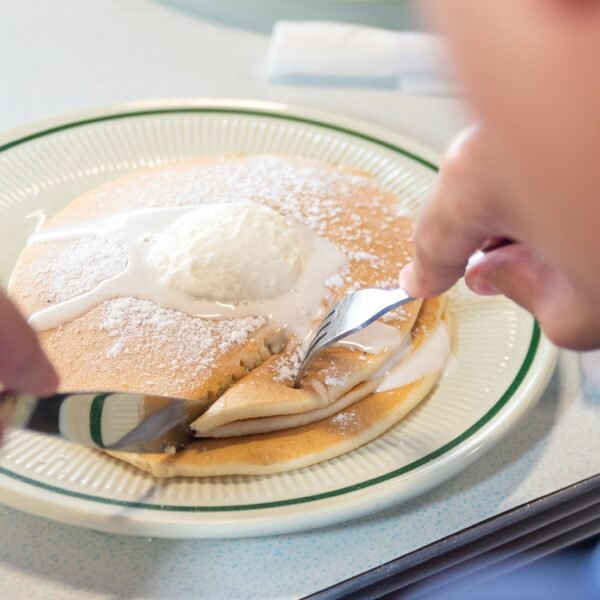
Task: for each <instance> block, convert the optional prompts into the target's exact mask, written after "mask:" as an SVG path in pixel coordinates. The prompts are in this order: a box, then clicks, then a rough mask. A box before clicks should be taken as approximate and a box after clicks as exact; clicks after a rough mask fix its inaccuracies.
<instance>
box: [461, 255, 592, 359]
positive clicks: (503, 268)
mask: <svg viewBox="0 0 600 600" xmlns="http://www.w3.org/2000/svg"><path fill="white" fill-rule="evenodd" d="M465 282H466V284H467V285H468V287H469V288H470V289H471V290H472V291H474V292H475V293H476V294H480V295H484V296H489V295H494V294H504V295H505V296H508V297H509V298H510V299H511V300H514V301H515V302H516V303H517V304H519V305H521V306H522V307H523V308H525V309H526V310H528V311H529V312H530V313H531V314H533V316H534V317H536V319H537V320H538V321H539V322H540V325H541V327H542V329H543V330H544V332H545V333H546V335H547V336H548V337H549V338H550V339H551V340H552V341H553V342H555V343H556V344H557V345H559V346H563V347H568V348H574V349H580V350H581V349H586V348H590V347H593V346H595V345H597V343H598V336H599V334H600V321H599V319H598V317H597V316H596V314H595V311H593V310H591V309H590V308H591V307H589V306H587V303H586V302H585V300H584V299H583V298H582V297H581V296H580V295H579V294H578V293H577V291H576V289H575V288H574V287H573V285H572V284H571V282H570V281H569V280H567V278H566V277H564V275H562V274H561V273H560V272H559V271H557V270H556V269H554V268H553V267H552V266H551V265H549V264H548V263H546V262H545V261H544V260H543V259H542V258H540V257H539V256H537V255H536V254H534V253H533V252H532V251H531V249H530V248H528V247H527V246H525V245H524V244H511V245H509V246H504V247H502V248H498V249H497V250H493V251H492V252H490V253H489V254H486V255H485V256H484V257H483V258H482V259H481V260H480V261H478V262H477V263H475V264H474V265H472V266H471V267H470V268H469V269H468V270H467V273H466V275H465Z"/></svg>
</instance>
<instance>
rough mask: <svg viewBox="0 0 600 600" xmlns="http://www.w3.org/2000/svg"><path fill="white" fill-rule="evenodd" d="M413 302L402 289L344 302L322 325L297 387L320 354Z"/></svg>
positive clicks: (357, 296) (368, 291) (374, 292)
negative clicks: (391, 311)
mask: <svg viewBox="0 0 600 600" xmlns="http://www.w3.org/2000/svg"><path fill="white" fill-rule="evenodd" d="M413 300H416V298H412V297H411V296H409V295H408V294H407V293H406V292H405V291H404V290H402V289H396V290H380V289H365V290H360V291H358V292H352V293H350V294H348V295H347V296H345V297H344V298H342V299H341V300H340V301H339V302H338V303H337V304H335V305H334V306H333V308H332V309H331V310H330V311H329V312H328V313H327V316H326V317H325V318H324V319H323V320H322V321H321V324H320V325H319V327H318V329H317V331H316V333H315V335H314V337H313V339H312V341H311V343H310V344H309V346H308V348H307V350H306V354H305V355H304V359H303V360H302V364H301V365H300V370H299V371H298V375H296V378H295V380H294V386H298V385H299V384H300V381H301V380H302V377H304V374H305V373H306V370H307V369H308V367H309V365H310V363H311V361H312V359H313V358H314V357H315V355H316V354H318V353H319V352H320V351H321V350H323V349H324V348H326V347H327V346H331V345H332V344H335V343H336V342H339V341H340V340H342V339H344V338H345V337H348V336H349V335H351V334H353V333H356V332H357V331H360V330H361V329H364V328H365V327H366V326H367V325H369V324H371V323H372V322H373V321H376V320H377V319H379V317H381V316H382V315H384V314H385V313H387V312H389V311H390V310H394V308H398V307H399V306H402V305H403V304H408V303H409V302H412V301H413Z"/></svg>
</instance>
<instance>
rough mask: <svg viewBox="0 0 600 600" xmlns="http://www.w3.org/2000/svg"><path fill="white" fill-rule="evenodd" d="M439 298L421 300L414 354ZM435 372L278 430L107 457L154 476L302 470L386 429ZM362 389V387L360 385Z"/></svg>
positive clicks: (436, 318) (436, 316)
mask: <svg viewBox="0 0 600 600" xmlns="http://www.w3.org/2000/svg"><path fill="white" fill-rule="evenodd" d="M444 304H445V300H444V299H443V298H434V299H430V300H426V301H425V302H424V303H423V307H422V309H421V312H420V314H419V318H418V319H417V322H416V324H415V327H414V329H413V331H414V333H413V336H412V341H411V345H412V347H413V350H416V349H417V348H419V347H420V346H421V345H423V344H424V343H425V341H426V340H427V339H428V337H429V336H430V335H431V334H432V333H433V332H434V331H435V328H436V326H438V325H439V323H440V317H441V311H442V310H443V307H444ZM438 378H439V372H435V373H431V374H428V375H425V376H423V377H421V378H420V379H418V380H417V381H413V382H411V383H409V384H408V385H405V386H403V387H400V388H396V389H393V390H389V391H386V392H376V393H373V394H371V395H368V396H367V397H365V398H363V399H362V400H359V401H357V402H355V403H354V404H352V405H351V406H349V407H348V408H346V409H344V410H342V411H340V412H338V413H336V414H335V415H331V416H329V417H327V418H325V419H322V420H319V421H316V422H314V423H310V424H307V425H302V426H298V427H291V428H289V429H284V430H281V431H273V432H270V433H261V434H255V435H243V436H238V437H228V438H218V439H217V438H212V439H207V438H205V439H200V440H198V441H196V442H192V443H191V444H189V445H188V446H187V447H186V448H185V449H184V450H182V451H181V452H178V453H176V454H174V455H164V454H144V455H142V454H126V453H115V452H111V453H110V454H111V455H112V456H114V457H116V458H119V459H120V460H123V461H125V462H128V463H130V464H132V465H134V466H135V467H137V468H139V469H142V470H144V471H147V472H149V473H151V474H152V475H154V476H156V477H176V476H186V477H200V476H216V475H236V474H238V475H259V474H269V473H278V472H282V471H289V470H291V469H298V468H301V467H306V466H309V465H312V464H315V463H319V462H322V461H324V460H327V459H330V458H333V457H335V456H339V455H341V454H344V453H346V452H350V451H351V450H354V449H355V448H358V447H359V446H362V445H363V444H365V443H367V442H369V441H371V440H372V439H374V438H376V437H377V436H379V435H381V434H382V433H384V432H385V431H387V430H388V429H389V428H390V427H392V426H393V425H394V424H396V423H397V422H398V421H399V420H400V419H402V418H403V417H404V416H405V415H406V414H408V413H409V412H410V411H411V410H412V409H413V408H414V407H415V406H417V404H418V403H419V402H420V401H421V400H423V398H425V397H426V396H427V394H428V393H429V392H430V390H431V389H432V387H433V386H434V385H435V383H436V382H437V380H438ZM363 385H365V384H363Z"/></svg>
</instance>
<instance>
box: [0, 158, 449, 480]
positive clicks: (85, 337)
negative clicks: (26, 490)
mask: <svg viewBox="0 0 600 600" xmlns="http://www.w3.org/2000/svg"><path fill="white" fill-rule="evenodd" d="M240 200H244V201H251V202H258V203H262V204H265V205H267V206H269V207H270V208H272V209H274V210H276V211H278V212H280V213H281V214H283V215H284V216H286V217H289V218H291V219H295V220H297V221H299V222H301V223H304V224H305V225H307V226H309V227H311V228H312V229H313V230H314V231H315V232H316V233H318V234H319V235H321V236H322V237H324V238H326V239H328V240H329V241H331V242H333V243H334V244H335V245H336V246H337V247H338V248H339V249H340V250H341V251H342V252H344V253H345V254H346V256H347V257H348V265H347V266H346V267H345V268H344V269H343V271H342V272H340V273H338V274H336V275H335V277H332V278H330V281H329V282H328V286H329V290H330V298H328V299H327V301H328V302H329V303H331V302H334V301H336V300H337V299H339V298H341V297H342V296H343V295H344V294H346V293H347V292H348V291H350V290H354V289H360V288H364V287H396V282H397V276H398V272H399V270H400V268H401V267H402V266H403V265H404V264H406V262H407V261H408V260H410V257H411V252H412V246H411V230H412V224H411V222H410V220H409V219H407V218H405V217H402V216H398V214H397V205H398V198H396V197H395V196H394V195H393V194H392V193H390V192H389V191H388V190H386V189H385V188H383V187H382V186H381V185H379V184H378V183H377V182H375V181H374V180H373V179H372V178H371V177H370V176H369V175H368V174H366V173H363V172H358V171H356V170H353V169H348V168H342V167H333V166H332V165H328V164H325V163H321V162H317V161H313V160H308V159H304V158H299V157H292V156H270V155H266V156H253V157H243V158H221V159H210V160H203V161H194V162H187V163H181V164H176V165H170V166H166V167H161V168H156V169H151V170H147V171H140V172H136V173H134V174H132V175H129V176H127V177H124V178H121V179H118V180H115V181H112V182H109V183H107V184H105V185H103V186H101V187H99V188H97V189H94V190H92V191H90V192H88V193H86V194H84V195H82V196H80V197H79V198H77V199H75V200H74V201H73V202H71V203H70V204H69V205H68V206H67V207H66V208H64V209H63V210H62V211H61V212H60V213H59V214H57V215H56V216H55V217H54V218H53V219H51V220H50V221H49V223H47V224H46V225H45V227H49V228H53V227H59V226H67V225H75V224H81V223H85V222H89V221H92V220H94V221H97V220H98V219H102V218H103V217H108V216H112V215H115V214H119V213H123V212H127V211H131V210H134V209H139V208H148V207H164V206H184V205H190V206H193V205H198V204H201V203H204V202H236V201H240ZM123 259H124V257H123V254H122V252H121V250H120V248H119V247H117V246H111V245H110V244H105V243H103V242H102V240H98V239H92V238H90V239H87V238H82V239H80V240H74V241H64V242H63V241H61V242H52V243H40V244H33V245H30V246H27V247H26V248H25V249H24V251H23V253H22V254H21V256H20V258H19V260H18V263H17V266H16V268H15V271H14V273H13V276H12V278H11V282H10V287H9V292H10V294H11V296H12V297H13V299H14V300H15V301H16V302H17V303H18V305H19V306H20V308H21V310H22V311H23V312H24V313H25V314H26V315H31V314H33V313H34V312H36V311H38V310H41V309H42V308H45V307H47V306H51V305H53V304H56V303H59V302H63V301H66V300H68V299H70V298H72V297H75V296H77V295H78V294H82V293H84V292H86V291H89V290H90V289H93V288H94V287H95V286H96V285H97V284H98V283H99V282H100V281H102V280H103V279H106V278H108V277H111V276H114V275H116V274H117V273H118V272H119V271H120V270H121V269H122V268H123ZM444 318H445V319H447V315H445V299H444V298H443V297H440V298H434V299H428V300H425V301H422V302H421V301H415V302H413V303H411V304H409V305H407V306H405V307H404V308H403V309H402V310H399V311H396V312H395V313H391V314H390V315H388V317H387V318H386V319H385V325H386V326H389V327H394V328H396V329H397V330H398V331H399V332H400V334H401V335H402V336H403V337H404V338H405V339H406V340H407V343H408V344H410V348H411V351H414V350H416V349H417V348H418V347H419V346H420V345H422V344H423V343H424V342H425V341H426V340H427V338H428V336H429V335H431V333H432V332H433V331H434V330H435V328H436V327H437V325H438V324H439V323H440V321H441V320H442V319H444ZM39 337H40V340H41V342H42V344H43V346H44V348H45V350H46V352H47V353H48V355H49V357H50V359H51V360H52V361H53V363H54V364H55V366H56V368H57V370H58V372H59V374H60V377H61V387H62V389H63V390H65V391H70V390H120V391H136V392H143V393H147V394H156V395H169V396H174V397H184V398H188V399H190V400H193V401H194V403H193V409H192V410H191V411H190V415H189V419H190V424H191V429H192V430H193V432H194V433H195V435H196V436H198V439H197V440H194V441H192V442H191V443H189V444H188V445H187V446H186V447H185V448H184V449H183V450H181V451H179V452H177V453H176V454H152V455H148V454H145V455H136V454H125V453H123V454H120V453H112V454H113V456H115V457H117V458H119V459H121V460H124V461H126V462H129V463H131V464H132V465H134V466H136V467H138V468H140V469H143V470H145V471H148V472H150V473H152V474H153V475H155V476H158V477H170V476H176V475H183V476H205V475H224V474H262V473H275V472H279V471H287V470H290V469H295V468H299V467H303V466H307V465H311V464H314V463H317V462H320V461H323V460H326V459H329V458H332V457H334V456H338V455H340V454H343V453H345V452H348V451H350V450H353V449H355V448H357V447H358V446H361V445H362V444H364V443H366V442H368V441H370V440H372V439H374V438H375V437H377V436H379V435H380V434H382V433H383V432H385V431H386V430H387V429H388V428H390V427H391V426H393V425H394V424H395V423H396V422H397V421H398V420H400V419H401V418H402V417H403V416H404V415H406V414H407V413H408V412H409V411H410V410H412V408H414V407H415V406H416V405H417V404H418V403H419V402H420V401H421V400H422V399H423V398H424V397H425V396H426V395H427V394H428V392H429V391H430V390H431V388H432V387H433V385H434V384H435V382H436V381H437V379H438V377H439V373H430V374H428V375H426V376H424V377H422V378H420V379H418V380H417V381H413V382H411V383H409V384H407V385H404V386H403V387H400V388H396V389H392V390H389V391H386V392H376V389H377V387H378V386H379V384H380V383H381V377H380V373H381V371H382V369H383V368H384V367H385V364H386V363H387V362H388V361H389V360H390V358H391V357H392V354H393V353H394V351H396V350H397V348H396V349H394V348H389V349H383V350H381V351H379V352H377V353H366V352H363V351H360V350H356V349H352V348H349V347H342V346H335V347H331V348H329V349H327V350H325V351H324V352H322V353H321V354H320V355H319V356H318V358H317V359H316V360H315V361H314V363H313V364H312V366H311V368H310V369H309V371H308V373H307V375H306V376H305V377H304V379H303V381H302V384H301V385H300V387H299V388H293V387H292V380H293V376H294V374H295V369H296V368H297V366H298V363H299V360H300V352H299V342H298V340H296V339H295V338H294V337H293V336H290V335H288V334H287V332H286V331H285V330H282V329H281V328H278V327H277V326H275V325H274V324H272V323H270V322H269V321H268V320H266V319H264V318H261V316H260V315H257V317H256V318H245V319H230V320H227V321H214V320H209V319H203V318H200V317H195V316H191V315H188V314H185V313H181V312H178V311H174V310H170V309H166V308H163V307H160V306H157V305H155V304H153V303H151V302H149V301H147V300H141V299H136V298H115V299H112V300H109V301H107V302H103V303H102V304H100V305H99V306H96V307H95V308H93V309H92V310H90V311H89V312H87V313H86V314H84V315H82V316H80V317H78V318H76V319H74V320H72V321H70V322H67V323H64V324H63V325H61V326H60V327H57V328H55V329H51V330H46V331H41V332H40V333H39Z"/></svg>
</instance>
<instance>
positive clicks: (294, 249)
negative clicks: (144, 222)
mask: <svg viewBox="0 0 600 600" xmlns="http://www.w3.org/2000/svg"><path fill="white" fill-rule="evenodd" d="M148 260H149V262H150V264H151V265H152V266H153V267H154V268H155V269H156V270H157V271H158V272H159V273H160V275H161V278H162V280H163V282H164V283H165V284H167V285H169V286H172V287H174V288H177V289H180V290H183V291H184V292H187V293H188V294H190V295H191V296H194V297H196V298H204V299H206V300H216V301H222V302H243V301H251V300H263V299H267V298H275V297H277V296H280V295H281V294H283V293H285V292H287V291H289V290H290V289H292V288H293V287H294V284H295V283H296V282H297V280H298V277H299V276H300V273H301V271H302V244H301V241H300V238H299V235H298V232H297V229H296V228H295V227H294V226H293V224H292V223H290V222H289V221H288V220H287V219H286V218H285V217H283V216H282V215H280V214H279V213H278V212H276V211H274V210H273V209H271V208H269V207H268V206H264V205H262V204H254V203H238V202H233V203H222V204H204V205H200V206H199V207H198V208H196V209H195V210H193V211H192V212H189V213H187V214H184V215H182V216H181V217H179V218H178V219H177V220H175V221H174V222H173V223H172V224H171V225H170V226H169V227H168V228H167V229H166V230H165V231H164V232H163V233H162V234H161V235H160V236H159V238H158V239H157V241H156V242H155V243H154V244H153V246H152V249H151V250H150V252H149V254H148Z"/></svg>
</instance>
